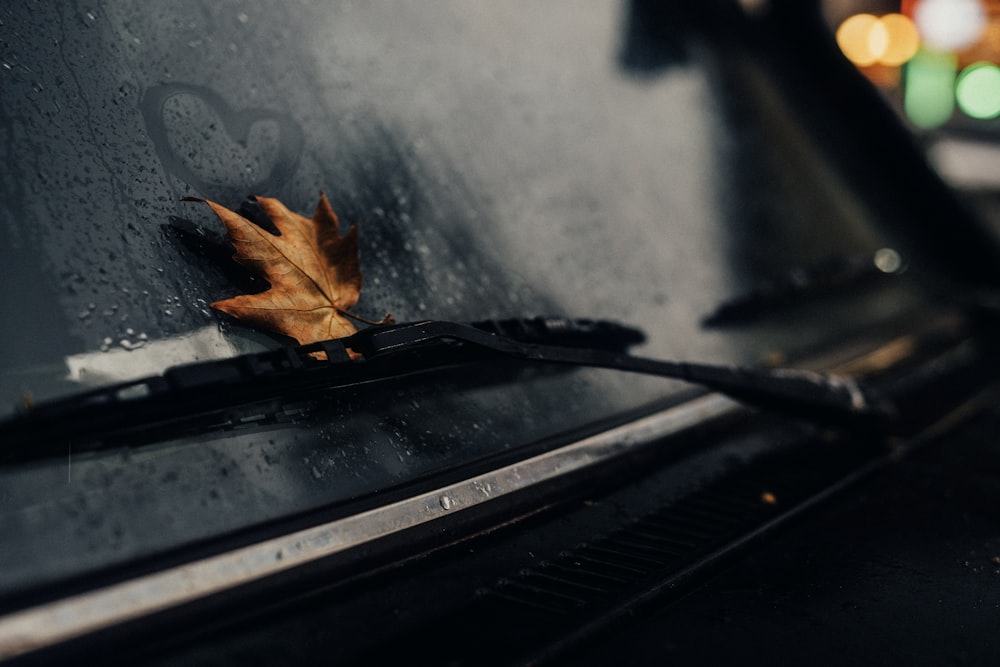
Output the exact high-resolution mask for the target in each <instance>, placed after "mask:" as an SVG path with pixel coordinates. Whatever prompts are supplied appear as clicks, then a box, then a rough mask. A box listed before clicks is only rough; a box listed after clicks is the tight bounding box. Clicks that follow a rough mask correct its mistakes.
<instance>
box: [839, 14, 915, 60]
mask: <svg viewBox="0 0 1000 667" xmlns="http://www.w3.org/2000/svg"><path fill="white" fill-rule="evenodd" d="M837 44H838V45H839V46H840V49H841V51H843V52H844V55H845V56H847V59H848V60H850V61H851V62H852V63H854V64H855V65H858V66H859V67H867V66H869V65H874V64H876V63H879V64H882V65H889V66H893V67H897V66H899V65H902V64H903V63H905V62H906V61H908V60H909V59H910V58H912V57H913V56H914V55H915V54H916V52H917V50H918V49H919V48H920V35H919V33H918V32H917V27H916V25H914V23H913V21H911V20H910V19H909V18H908V17H906V16H903V15H902V14H887V15H885V16H883V17H881V18H879V17H876V16H873V15H872V14H855V15H854V16H851V17H850V18H848V19H847V20H846V21H844V22H843V23H841V24H840V28H838V29H837Z"/></svg>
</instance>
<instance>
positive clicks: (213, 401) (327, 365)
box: [0, 318, 891, 461]
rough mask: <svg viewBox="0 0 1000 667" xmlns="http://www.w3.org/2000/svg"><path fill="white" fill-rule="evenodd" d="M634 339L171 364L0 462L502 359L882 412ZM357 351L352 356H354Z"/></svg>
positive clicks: (329, 350) (608, 333)
mask: <svg viewBox="0 0 1000 667" xmlns="http://www.w3.org/2000/svg"><path fill="white" fill-rule="evenodd" d="M642 340H644V336H643V334H642V332H640V331H638V330H636V329H633V328H630V327H627V326H623V325H620V324H616V323H612V322H607V321H595V320H569V319H562V318H533V319H517V320H500V321H486V322H476V323H468V324H462V323H457V322H443V321H424V322H415V323H406V324H398V325H393V326H385V327H372V328H369V329H365V330H363V331H361V332H358V333H356V334H354V335H353V336H349V337H346V338H340V339H336V340H328V341H323V342H320V343H312V344H310V345H303V346H299V347H288V348H281V349H277V350H271V351H267V352H259V353H254V354H246V355H241V356H238V357H233V358H230V359H221V360H213V361H205V362H197V363H192V364H185V365H181V366H175V367H172V368H169V369H167V370H166V371H165V372H164V373H163V374H162V375H156V376H151V377H147V378H143V379H140V380H135V381H132V382H125V383H121V384H116V385H111V386H108V387H103V388H100V389H96V390H92V391H88V392H84V393H81V394H77V395H74V396H70V397H68V398H64V399H58V400H53V401H50V402H46V403H41V404H38V405H36V406H34V407H32V408H30V409H28V410H26V411H24V412H23V413H22V414H19V415H17V416H15V417H13V418H11V419H8V420H6V421H4V422H0V441H2V442H3V444H4V451H2V452H0V460H6V461H10V460H12V459H19V460H23V459H24V458H35V457H37V456H39V455H43V456H44V454H41V452H33V451H29V450H33V449H34V447H30V448H27V447H23V446H21V445H33V444H34V443H42V442H45V441H46V438H47V437H51V436H53V435H63V436H72V437H73V438H82V437H86V436H92V435H94V434H109V433H117V432H121V431H125V430H129V429H131V428H136V427H142V426H145V425H150V424H156V423H161V422H163V421H165V420H171V419H177V418H182V417H189V416H191V415H197V414H202V413H206V412H211V411H215V410H219V409H222V408H226V407H231V406H235V405H239V404H242V403H247V402H251V401H257V400H263V399H267V398H273V397H277V396H284V395H287V394H289V393H294V394H299V395H301V394H303V393H307V392H309V391H314V390H326V389H333V388H338V387H344V386H349V385H355V384H360V383H366V382H372V381H376V380H382V379H386V378H391V377H399V376H403V375H407V374H411V373H416V372H421V371H427V370H432V369H436V368H442V367H446V366H453V365H458V364H463V363H470V362H476V361H485V360H489V359H493V358H498V357H509V358H515V359H521V360H527V361H534V362H543V363H554V364H566V365H571V366H587V367H598V368H610V369H616V370H622V371H629V372H634V373H642V374H647V375H655V376H660V377H666V378H675V379H679V380H684V381H687V382H692V383H695V384H699V385H703V386H705V387H707V388H709V389H713V390H715V391H719V392H722V393H724V394H727V395H729V396H731V397H733V398H735V399H737V400H739V401H742V402H745V403H747V404H750V405H753V406H758V407H764V408H771V409H777V410H778V411H780V412H783V413H786V414H791V415H794V416H799V417H805V418H808V419H813V420H819V421H823V422H828V423H838V424H847V423H854V422H859V421H864V422H870V421H872V420H886V419H888V418H889V417H890V416H891V409H889V408H887V407H886V405H885V404H883V403H881V402H879V401H876V400H873V398H872V396H871V394H870V393H869V392H867V391H865V390H863V389H862V387H860V386H859V385H858V384H857V383H856V382H855V381H853V380H851V379H848V378H837V377H833V376H827V375H822V374H819V373H813V372H810V371H801V370H781V369H777V370H776V369H748V368H739V367H730V366H718V365H711V364H696V363H684V362H673V361H664V360H657V359H648V358H643V357H636V356H632V355H629V354H627V353H626V352H625V350H626V349H627V348H628V347H629V346H630V345H632V344H635V343H638V342H641V341H642ZM351 352H353V353H354V355H355V357H357V356H358V355H360V359H358V358H352V356H351ZM324 357H325V358H324Z"/></svg>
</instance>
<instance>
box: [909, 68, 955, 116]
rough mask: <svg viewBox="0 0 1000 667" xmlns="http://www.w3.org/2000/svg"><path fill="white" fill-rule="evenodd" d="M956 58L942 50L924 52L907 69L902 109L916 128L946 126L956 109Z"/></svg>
mask: <svg viewBox="0 0 1000 667" xmlns="http://www.w3.org/2000/svg"><path fill="white" fill-rule="evenodd" d="M956 69H957V64H956V60H955V56H954V55H953V54H951V53H947V52H942V51H929V50H921V51H918V52H917V55H915V56H914V57H913V58H912V59H910V62H909V64H908V65H907V66H906V91H905V93H904V94H903V109H904V110H905V111H906V116H907V117H908V118H909V119H910V121H911V122H912V123H913V124H914V125H916V126H917V127H920V128H923V129H932V128H935V127H939V126H941V125H944V124H945V123H946V122H948V120H949V119H950V118H951V115H952V113H953V112H954V110H955V75H956Z"/></svg>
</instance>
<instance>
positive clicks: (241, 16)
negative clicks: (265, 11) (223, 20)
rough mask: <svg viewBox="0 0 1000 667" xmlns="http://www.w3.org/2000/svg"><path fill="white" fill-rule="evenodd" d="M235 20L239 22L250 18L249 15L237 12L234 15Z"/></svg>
mask: <svg viewBox="0 0 1000 667" xmlns="http://www.w3.org/2000/svg"><path fill="white" fill-rule="evenodd" d="M236 20H237V21H239V22H240V23H246V22H247V21H249V20H250V17H249V16H247V15H246V14H244V13H243V12H240V13H239V14H237V15H236Z"/></svg>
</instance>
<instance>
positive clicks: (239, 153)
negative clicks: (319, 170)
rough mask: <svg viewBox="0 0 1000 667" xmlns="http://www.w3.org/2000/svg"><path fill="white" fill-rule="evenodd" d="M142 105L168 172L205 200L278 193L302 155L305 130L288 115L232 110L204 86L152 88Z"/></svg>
mask: <svg viewBox="0 0 1000 667" xmlns="http://www.w3.org/2000/svg"><path fill="white" fill-rule="evenodd" d="M140 107H141V110H142V115H143V119H144V120H145V122H146V130H147V131H148V133H149V137H150V139H152V141H153V146H154V148H155V149H156V153H157V155H158V156H159V158H160V162H161V163H162V164H163V166H164V168H165V169H166V170H167V171H169V172H170V173H171V174H173V175H174V176H176V177H177V178H179V179H180V180H182V181H184V182H185V183H187V184H188V185H190V186H192V187H193V188H195V190H197V191H198V192H199V193H201V194H203V195H206V196H213V197H218V198H227V197H243V196H244V195H246V194H247V193H269V192H275V191H276V190H277V188H278V187H279V186H280V185H281V184H282V183H284V182H285V181H286V180H288V178H289V177H290V176H291V175H292V173H293V172H294V170H295V167H296V165H297V164H298V161H299V157H300V156H301V154H302V145H303V134H302V129H301V128H300V127H299V125H298V124H297V123H296V122H295V121H294V120H292V118H291V117H290V116H288V115H287V114H283V113H279V112H276V111H268V110H266V109H243V110H236V109H233V107H232V106H230V105H229V104H228V103H227V102H226V101H225V100H224V99H222V97H221V96H220V95H219V94H218V93H216V92H215V91H214V90H211V89H210V88H206V87H204V86H196V85H192V84H184V83H171V84H164V85H159V86H152V87H151V88H148V89H147V90H146V91H145V93H144V94H143V96H142V102H141V103H140Z"/></svg>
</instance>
